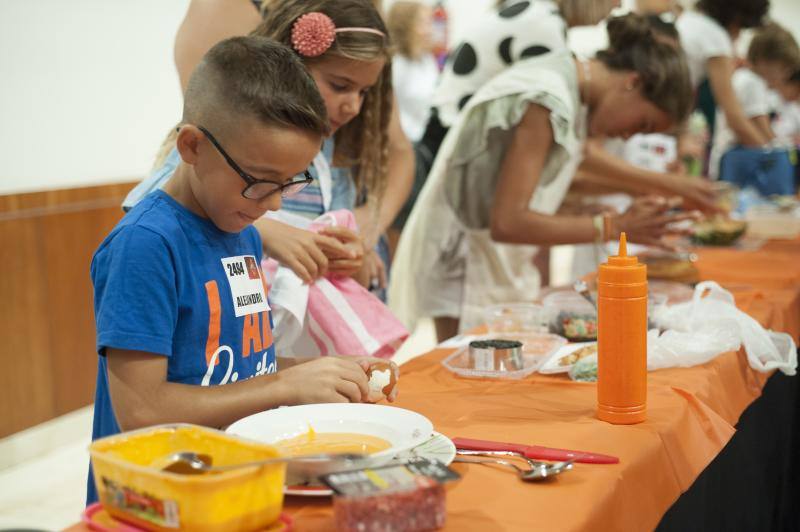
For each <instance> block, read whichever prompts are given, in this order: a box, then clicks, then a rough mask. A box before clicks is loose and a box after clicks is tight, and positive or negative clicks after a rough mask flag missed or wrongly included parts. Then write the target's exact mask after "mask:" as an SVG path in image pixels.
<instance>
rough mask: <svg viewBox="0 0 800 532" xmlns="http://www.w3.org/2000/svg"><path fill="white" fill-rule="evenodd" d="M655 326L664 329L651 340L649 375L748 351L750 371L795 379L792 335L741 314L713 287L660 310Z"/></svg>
mask: <svg viewBox="0 0 800 532" xmlns="http://www.w3.org/2000/svg"><path fill="white" fill-rule="evenodd" d="M653 321H654V322H655V324H656V325H657V326H658V327H659V328H661V329H667V330H666V331H665V332H664V333H663V334H661V335H659V334H658V331H650V332H649V333H648V337H647V344H648V345H647V369H649V370H654V369H660V368H669V367H675V366H683V367H687V366H696V365H698V364H703V363H705V362H708V361H709V360H711V359H713V358H714V357H716V356H717V355H720V354H722V353H724V352H727V351H733V350H736V349H738V348H739V347H740V346H744V349H745V351H746V353H747V360H748V362H749V363H750V367H752V368H753V369H755V370H757V371H761V372H767V371H770V370H773V369H779V370H781V371H782V372H783V373H785V374H786V375H794V374H795V372H796V369H797V348H796V347H795V343H794V340H793V339H792V337H791V336H789V335H788V334H786V333H776V332H773V331H767V330H765V329H764V328H763V327H762V326H761V325H760V324H759V323H758V322H757V321H756V320H755V319H753V318H752V317H750V316H748V315H747V314H745V313H744V312H742V311H741V310H739V309H738V308H736V305H735V301H734V298H733V295H731V293H730V292H728V291H727V290H725V289H723V288H722V287H721V286H719V285H718V284H717V283H715V282H713V281H705V282H702V283H699V284H698V285H697V287H695V292H694V297H693V298H692V301H690V302H687V303H680V304H677V305H672V306H668V307H663V308H659V309H657V310H656V312H655V315H654V316H653Z"/></svg>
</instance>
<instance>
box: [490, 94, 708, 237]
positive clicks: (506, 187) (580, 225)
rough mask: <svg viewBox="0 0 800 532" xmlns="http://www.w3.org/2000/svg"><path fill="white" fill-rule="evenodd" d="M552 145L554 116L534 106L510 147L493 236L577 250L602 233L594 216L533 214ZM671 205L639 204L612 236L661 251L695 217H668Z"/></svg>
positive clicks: (619, 219)
mask: <svg viewBox="0 0 800 532" xmlns="http://www.w3.org/2000/svg"><path fill="white" fill-rule="evenodd" d="M552 143H553V133H552V129H551V127H550V119H549V111H548V110H547V109H545V108H544V107H541V106H538V105H530V106H529V107H528V110H527V111H526V113H525V116H523V118H522V121H521V122H520V123H519V125H518V126H517V128H516V129H515V131H514V137H513V139H512V141H511V145H510V146H509V148H508V151H507V152H506V155H505V158H504V159H503V164H502V165H501V168H500V176H499V179H498V184H497V188H496V191H495V198H494V203H493V204H492V211H491V222H490V223H491V227H490V229H491V236H492V239H494V240H496V241H499V242H506V243H514V244H535V245H555V244H577V243H584V242H593V241H594V240H595V239H596V237H597V229H596V228H595V226H594V223H593V220H592V217H591V216H588V215H586V216H580V215H578V216H559V215H547V214H541V213H537V212H534V211H531V210H530V209H529V208H528V204H529V201H530V198H531V196H532V195H533V193H534V191H535V190H536V187H537V186H538V183H539V176H540V173H541V171H542V168H543V167H544V163H545V160H546V157H547V153H548V152H549V151H550V148H551V146H552ZM667 208H668V206H667V202H666V201H663V202H661V201H660V200H647V201H642V202H637V203H635V204H634V206H633V207H632V208H631V209H629V210H628V211H626V212H625V213H623V214H622V215H619V216H614V217H612V228H611V231H612V232H613V233H614V234H616V233H617V232H619V231H625V232H627V233H628V238H629V239H630V240H631V241H633V242H639V243H646V244H652V245H659V240H660V238H661V236H663V235H665V234H667V233H669V230H668V229H667V227H668V226H669V224H671V223H674V222H677V221H681V220H684V219H688V218H692V217H694V214H689V213H687V214H677V215H670V214H666V212H665V211H666V210H667Z"/></svg>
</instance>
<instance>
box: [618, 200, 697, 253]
mask: <svg viewBox="0 0 800 532" xmlns="http://www.w3.org/2000/svg"><path fill="white" fill-rule="evenodd" d="M680 204H681V200H680V198H672V199H666V198H663V197H660V196H647V197H644V198H639V199H637V200H636V201H634V203H633V205H631V207H630V208H629V209H628V210H627V211H625V212H624V213H622V214H620V215H619V216H615V217H613V218H612V224H611V225H612V227H611V232H612V235H613V236H614V237H615V238H616V236H617V235H619V233H621V232H623V231H624V232H625V233H626V235H627V237H628V241H629V242H636V243H637V244H645V245H648V246H654V247H658V248H662V249H668V250H671V251H674V248H673V246H670V245H669V244H667V243H666V242H664V240H663V238H664V237H665V236H668V235H688V234H690V233H691V229H690V228H689V227H681V226H682V225H685V224H681V226H679V225H675V224H678V222H683V221H687V220H698V219H700V213H699V212H697V211H691V212H678V213H673V212H669V211H671V210H672V209H674V208H675V207H677V206H679V205H680Z"/></svg>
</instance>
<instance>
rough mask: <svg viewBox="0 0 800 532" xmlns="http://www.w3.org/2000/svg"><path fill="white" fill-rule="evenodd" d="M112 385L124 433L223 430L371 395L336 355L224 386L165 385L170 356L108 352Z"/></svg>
mask: <svg viewBox="0 0 800 532" xmlns="http://www.w3.org/2000/svg"><path fill="white" fill-rule="evenodd" d="M106 356H107V357H108V386H109V392H110V395H111V402H112V405H113V407H114V414H115V415H116V417H117V422H118V423H119V425H120V428H121V429H122V430H133V429H137V428H141V427H147V426H150V425H157V424H162V423H175V422H182V423H194V424H198V425H205V426H208V427H224V426H226V425H229V424H231V423H233V422H234V421H236V420H237V419H241V418H243V417H246V416H249V415H251V414H254V413H256V412H261V411H263V410H267V409H270V408H275V407H278V406H282V405H296V404H308V403H336V402H360V401H363V400H366V399H367V398H368V397H369V386H368V384H367V376H366V372H365V370H364V368H363V367H362V366H361V365H359V363H358V362H357V361H352V360H345V359H341V358H334V357H324V358H318V359H314V360H312V361H310V362H306V363H302V364H296V365H293V366H291V367H289V368H287V369H283V370H281V371H279V372H278V373H273V374H270V375H262V376H259V377H254V378H252V379H246V380H242V381H239V382H235V383H230V384H226V385H224V386H195V385H190V384H179V383H175V382H168V381H167V363H168V360H167V357H163V356H158V355H153V354H151V353H143V352H138V351H126V350H119V349H108V350H107V353H106Z"/></svg>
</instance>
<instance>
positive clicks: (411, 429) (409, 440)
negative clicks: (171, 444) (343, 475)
mask: <svg viewBox="0 0 800 532" xmlns="http://www.w3.org/2000/svg"><path fill="white" fill-rule="evenodd" d="M309 426H311V427H313V429H314V430H315V431H316V432H347V433H356V434H367V435H369V436H377V437H379V438H383V439H384V440H386V441H388V442H389V443H390V444H391V445H392V446H391V447H390V448H389V449H386V450H385V451H380V452H377V453H374V454H371V455H369V457H368V458H367V459H365V460H364V462H363V463H360V464H359V466H363V467H377V466H379V465H382V464H385V463H386V462H388V461H389V460H391V459H392V458H394V457H395V456H396V455H398V454H399V453H402V452H404V451H408V450H409V449H411V448H412V447H415V446H417V445H419V444H421V443H423V442H425V441H426V440H427V439H428V438H429V437H430V435H431V433H432V432H433V424H432V423H431V422H430V420H428V418H426V417H425V416H423V415H420V414H417V413H416V412H412V411H411V410H405V409H403V408H396V407H393V406H384V405H372V404H363V403H330V404H317V405H302V406H290V407H283V408H277V409H274V410H267V411H266V412H260V413H258V414H254V415H252V416H248V417H246V418H244V419H240V420H239V421H237V422H236V423H234V424H232V425H231V426H230V427H228V429H227V430H226V432H228V433H230V434H236V435H237V436H243V437H245V438H249V439H251V440H255V441H259V442H263V443H270V444H275V443H277V442H279V441H280V440H285V439H287V438H293V437H295V436H299V435H300V434H304V433H306V432H308V429H309ZM335 471H336V469H335V468H331V466H330V464H329V463H322V464H320V463H313V462H306V463H303V464H291V465H290V466H289V468H288V470H287V472H286V475H287V482H290V483H302V482H303V481H304V480H305V479H309V478H316V477H318V476H320V475H324V474H327V473H333V472H335Z"/></svg>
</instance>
